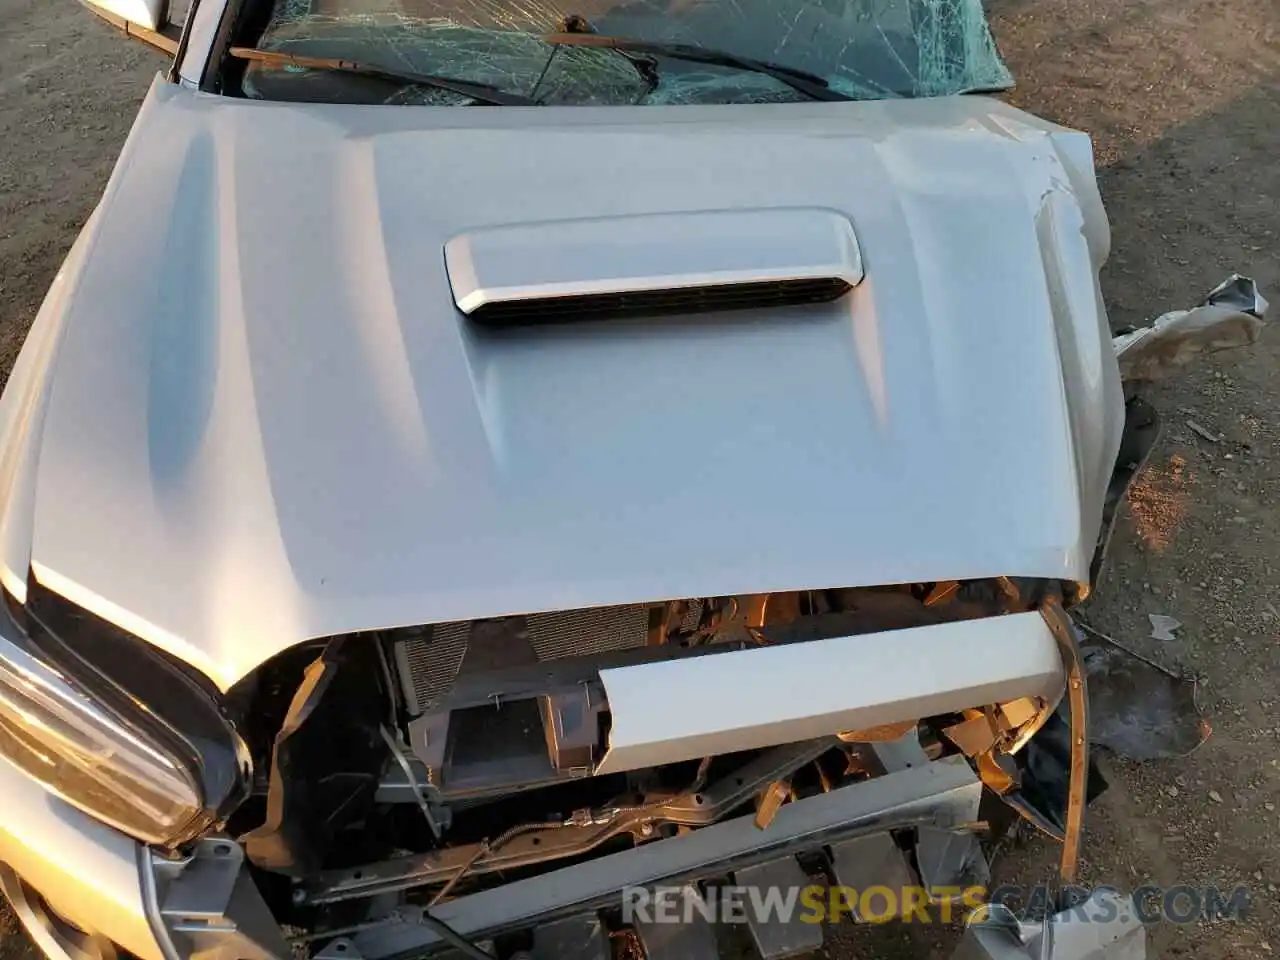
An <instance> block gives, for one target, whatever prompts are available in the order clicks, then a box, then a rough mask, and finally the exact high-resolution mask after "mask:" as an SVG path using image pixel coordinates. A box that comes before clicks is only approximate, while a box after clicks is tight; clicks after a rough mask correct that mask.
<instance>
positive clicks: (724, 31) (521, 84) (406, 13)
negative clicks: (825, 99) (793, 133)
mask: <svg viewBox="0 0 1280 960" xmlns="http://www.w3.org/2000/svg"><path fill="white" fill-rule="evenodd" d="M567 32H573V33H598V34H606V35H609V36H614V37H624V38H627V39H628V40H634V41H642V42H645V43H649V44H664V45H669V44H683V45H691V46H695V47H700V48H704V49H710V50H715V51H717V52H720V53H729V54H732V55H733V56H735V57H738V58H750V59H751V60H755V61H764V62H766V63H768V64H770V65H773V66H775V67H782V68H784V69H790V70H793V71H803V72H804V73H806V74H812V75H814V76H815V77H817V78H821V80H823V81H825V83H826V85H827V86H828V87H829V88H830V89H831V90H832V91H834V92H835V93H837V94H840V95H841V96H843V97H848V98H850V99H856V100H880V99H889V98H899V97H937V96H947V95H950V94H959V93H972V92H978V91H992V90H1003V89H1007V88H1008V87H1010V86H1012V83H1013V80H1012V77H1011V76H1010V74H1009V71H1008V69H1007V68H1006V67H1005V65H1004V63H1003V61H1002V60H1001V59H1000V55H999V53H998V52H997V50H996V47H995V43H994V41H993V40H992V37H991V33H990V32H989V30H988V28H987V22H986V17H985V15H984V12H983V8H982V0H274V3H273V6H272V8H271V13H270V18H269V22H268V23H267V25H266V27H265V29H264V30H263V31H262V33H261V36H260V37H259V39H258V42H257V46H258V47H259V48H261V49H264V50H273V51H278V52H281V53H289V54H292V55H296V56H306V57H324V58H341V59H343V60H347V61H353V62H355V63H358V64H360V65H362V66H369V67H373V68H376V69H378V70H382V71H389V72H400V73H404V72H409V73H413V74H418V75H422V74H429V75H433V76H442V77H448V78H451V79H453V80H459V81H464V82H466V83H470V84H480V85H486V86H489V87H492V88H494V89H497V90H501V91H504V92H508V93H514V94H519V95H521V96H525V97H529V98H532V99H535V100H537V101H538V102H540V103H548V104H597V105H612V104H682V103H761V102H772V101H776V102H790V101H798V100H804V99H807V98H806V96H805V94H804V93H803V92H802V91H798V90H797V89H795V88H794V86H791V85H788V84H786V83H784V82H781V81H780V80H779V79H778V77H777V76H770V75H769V74H767V73H760V72H752V71H750V70H746V69H742V68H741V67H734V66H723V65H718V64H717V65H711V64H706V63H697V62H690V61H689V60H688V59H678V58H673V57H669V56H662V55H657V56H650V55H641V54H635V53H628V52H625V51H619V50H608V49H601V48H596V47H588V46H567V45H556V44H551V43H548V42H547V40H546V39H545V38H546V37H547V36H548V35H550V34H556V33H567ZM243 86H244V91H245V93H246V94H247V95H248V96H251V97H257V98H262V99H283V100H308V101H326V102H362V103H416V104H466V103H471V102H473V101H472V100H471V99H470V98H469V97H467V96H464V95H462V94H459V93H456V92H451V91H447V90H441V89H438V88H432V87H428V86H425V85H422V84H399V83H395V82H389V81H388V78H386V77H377V78H370V77H360V76H355V75H353V74H351V73H337V72H333V71H329V70H322V69H315V68H308V67H303V66H298V65H292V64H291V65H288V66H283V67H282V66H279V65H275V64H264V63H252V64H250V66H249V67H248V69H247V70H246V73H245V78H244V83H243Z"/></svg>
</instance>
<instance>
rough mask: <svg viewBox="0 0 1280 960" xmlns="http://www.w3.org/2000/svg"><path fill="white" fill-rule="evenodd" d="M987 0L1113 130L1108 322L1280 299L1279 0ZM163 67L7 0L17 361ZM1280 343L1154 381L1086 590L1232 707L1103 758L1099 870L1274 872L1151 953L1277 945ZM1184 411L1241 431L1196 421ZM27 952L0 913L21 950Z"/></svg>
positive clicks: (53, 13) (3, 287) (997, 18)
mask: <svg viewBox="0 0 1280 960" xmlns="http://www.w3.org/2000/svg"><path fill="white" fill-rule="evenodd" d="M989 2H990V4H991V14H992V20H993V22H994V24H995V28H996V32H997V35H998V38H999V41H1000V43H1001V47H1002V49H1003V51H1004V53H1005V55H1006V57H1007V59H1008V60H1009V62H1010V65H1011V66H1012V67H1013V69H1014V72H1015V74H1016V75H1017V76H1018V77H1019V79H1020V86H1019V88H1018V90H1017V91H1015V92H1014V93H1013V94H1012V96H1011V99H1012V100H1013V102H1015V103H1017V104H1018V105H1019V106H1022V107H1024V108H1026V109H1029V110H1032V111H1034V112H1036V113H1039V114H1041V115H1043V116H1047V117H1049V118H1051V119H1054V120H1057V121H1059V122H1061V123H1064V124H1067V125H1070V126H1074V127H1078V128H1080V129H1084V130H1087V131H1089V132H1090V133H1092V134H1093V135H1094V137H1095V138H1096V143H1097V154H1098V164H1099V167H1100V173H1099V175H1100V179H1101V183H1102V190H1103V194H1104V197H1105V199H1106V202H1107V206H1108V210H1109V212H1110V214H1111V219H1112V223H1113V254H1112V259H1111V262H1110V264H1109V266H1108V267H1107V270H1106V274H1105V277H1104V283H1105V289H1106V292H1107V300H1108V307H1109V309H1110V311H1111V316H1112V320H1113V321H1114V322H1115V323H1117V324H1122V323H1127V322H1132V321H1136V320H1139V319H1141V318H1144V317H1147V316H1150V315H1153V314H1155V313H1159V312H1163V311H1164V310H1167V309H1173V308H1177V307H1182V306H1187V305H1190V304H1191V303H1193V302H1195V301H1196V300H1198V299H1199V298H1200V297H1201V296H1203V294H1204V293H1206V292H1207V291H1208V290H1209V289H1210V288H1211V287H1212V286H1213V285H1214V284H1216V283H1217V282H1218V281H1219V280H1220V279H1222V278H1223V277H1224V276H1226V275H1227V274H1229V273H1230V272H1232V271H1233V270H1238V271H1240V272H1242V273H1246V274H1250V275H1252V276H1253V277H1254V278H1255V279H1257V280H1258V281H1259V283H1260V284H1262V285H1263V289H1264V291H1266V292H1269V293H1270V294H1271V295H1272V300H1273V302H1276V303H1277V306H1278V307H1280V27H1278V26H1277V24H1280V5H1278V4H1277V0H1145V2H1142V0H989ZM161 65H162V64H161V61H160V60H159V58H158V57H157V56H156V55H155V54H153V53H151V52H150V51H148V50H146V49H145V48H142V47H140V46H137V45H134V44H131V43H129V42H126V41H124V40H123V39H120V38H117V37H116V36H114V35H112V34H111V33H109V32H108V31H107V30H106V29H105V28H103V27H102V26H101V25H99V24H98V23H97V22H96V21H94V20H93V18H92V17H91V16H90V15H88V14H87V13H85V12H84V11H83V10H81V9H80V8H79V7H78V6H77V5H76V4H74V3H71V2H69V0H57V2H50V0H0V370H4V371H7V370H8V368H9V365H10V364H11V363H12V361H13V358H14V356H15V355H16V353H17V350H18V348H19V346H20V345H21V342H22V338H23V336H24V334H25V332H26V329H27V326H28V325H29V324H30V322H31V319H32V317H33V316H34V314H35V311H36V308H37V306H38V305H39V302H40V298H41V297H42V295H43V293H44V290H45V289H46V287H47V286H48V284H49V282H50V280H51V279H52V278H53V275H54V272H55V271H56V270H57V267H58V264H59V263H60V261H61V260H62V257H63V255H64V254H65V252H66V249H67V248H68V246H70V244H71V241H72V239H73V238H74V236H75V233H76V231H77V230H78V229H79V227H80V224H81V223H82V222H83V221H84V219H85V217H86V216H87V215H88V214H89V212H90V210H91V209H92V207H93V204H94V202H95V200H96V199H97V196H98V194H99V192H100V191H101V189H102V186H103V184H104V182H105V180H106V178H107V175H108V174H109V173H110V170H111V166H112V163H113V161H114V159H115V156H116V153H117V151H118V149H119V147H120V145H121V143H122V142H123V140H124V137H125V134H126V133H127V132H128V129H129V124H130V122H131V119H132V117H133V115H134V113H135V111H136V108H137V104H138V102H139V101H140V99H141V97H142V95H143V93H144V92H145V90H146V86H147V84H148V83H149V81H150V78H151V77H152V75H153V74H154V73H155V72H156V70H157V69H159V68H160V67H161ZM1277 361H1280V336H1278V335H1276V334H1274V333H1273V332H1269V333H1268V335H1266V336H1264V338H1263V340H1262V342H1261V343H1260V344H1258V345H1257V346H1256V347H1255V348H1254V349H1252V350H1250V351H1247V352H1241V353H1238V354H1235V355H1229V356H1222V357H1219V358H1216V359H1213V360H1210V361H1208V362H1205V363H1204V364H1203V365H1201V366H1199V367H1196V368H1194V369H1193V370H1192V371H1191V372H1190V373H1189V374H1188V375H1187V376H1185V377H1184V378H1182V379H1180V380H1178V381H1177V382H1176V383H1173V384H1171V385H1168V386H1166V387H1163V388H1161V389H1159V390H1157V391H1155V392H1154V394H1153V395H1151V397H1150V399H1152V400H1153V401H1154V402H1155V403H1156V404H1157V406H1158V407H1159V408H1160V410H1161V411H1162V413H1163V414H1164V415H1165V418H1166V432H1165V435H1164V438H1163V440H1162V442H1161V445H1160V447H1159V448H1158V449H1157V451H1156V453H1155V455H1154V457H1153V460H1152V468H1151V470H1150V472H1149V474H1148V475H1147V476H1146V477H1145V478H1144V479H1143V480H1142V482H1141V483H1140V484H1139V485H1138V486H1137V488H1136V489H1135V491H1134V492H1133V495H1132V496H1131V498H1130V503H1129V510H1127V511H1126V512H1125V514H1124V515H1123V516H1122V518H1121V521H1120V524H1119V526H1118V529H1117V532H1116V539H1115V542H1114V545H1113V551H1112V556H1111V560H1110V563H1109V569H1108V576H1107V578H1106V580H1105V582H1104V584H1103V585H1102V586H1101V589H1100V590H1099V592H1098V594H1097V596H1096V597H1095V598H1094V599H1093V600H1092V601H1091V603H1090V605H1089V610H1088V615H1089V617H1090V619H1091V621H1092V622H1093V623H1094V624H1095V625H1096V626H1098V627H1100V628H1102V629H1105V630H1107V631H1108V632H1109V633H1110V634H1111V635H1113V636H1115V637H1117V638H1120V639H1123V640H1124V641H1126V642H1129V643H1132V644H1133V645H1135V646H1136V647H1138V648H1139V649H1140V650H1141V651H1143V652H1145V653H1147V654H1148V655H1149V656H1152V657H1153V658H1155V659H1157V660H1159V661H1160V662H1162V663H1165V664H1168V665H1170V666H1175V667H1180V668H1182V669H1184V670H1186V671H1188V672H1193V673H1195V674H1197V675H1198V676H1200V677H1201V678H1202V679H1203V685H1204V686H1203V696H1202V701H1203V705H1204V707H1205V708H1206V711H1207V712H1208V713H1209V715H1210V716H1211V717H1212V719H1213V724H1214V728H1215V730H1214V735H1213V738H1212V739H1211V740H1210V741H1209V742H1208V743H1207V744H1206V745H1205V746H1204V747H1203V748H1201V749H1200V750H1199V751H1198V752H1197V753H1195V754H1194V755H1193V756H1192V757H1190V758H1188V759H1186V760H1181V761H1176V762H1174V761H1167V762H1160V763H1151V764H1145V765H1137V764H1132V763H1127V762H1122V761H1117V760H1112V761H1110V762H1109V763H1108V764H1107V767H1108V771H1109V773H1110V776H1111V780H1112V787H1111V790H1110V791H1109V792H1108V793H1107V794H1106V795H1105V796H1104V797H1103V798H1102V799H1101V800H1100V801H1099V802H1098V803H1097V804H1096V805H1095V806H1094V807H1092V808H1091V816H1090V821H1089V828H1088V835H1087V840H1086V848H1085V854H1086V862H1085V871H1084V872H1085V877H1086V879H1087V880H1089V881H1091V882H1099V883H1102V882H1105V883H1113V884H1116V885H1118V886H1120V887H1122V888H1132V887H1135V886H1137V885H1138V884H1140V883H1143V882H1148V881H1150V882H1155V883H1160V884H1163V885H1166V886H1168V885H1172V884H1176V883H1182V882H1185V883H1190V884H1207V883H1216V884H1218V885H1219V886H1224V887H1234V886H1235V885H1236V884H1246V885H1249V886H1250V887H1251V888H1252V890H1253V898H1252V908H1251V910H1250V913H1249V916H1248V917H1247V919H1246V920H1244V921H1242V922H1227V923H1213V924H1210V923H1196V924H1191V925H1185V926H1179V925H1175V924H1162V925H1159V926H1157V927H1155V928H1153V929H1152V931H1151V942H1152V949H1151V951H1150V955H1151V956H1152V957H1193V958H1196V960H1219V958H1222V960H1225V958H1232V960H1245V958H1263V957H1269V956H1271V954H1272V952H1273V949H1274V948H1275V947H1280V911H1277V908H1276V902H1277V901H1276V886H1277V885H1280V841H1278V840H1277V839H1276V833H1277V828H1278V827H1280V810H1278V809H1277V807H1278V806H1280V750H1278V748H1277V743H1278V742H1280V690H1277V688H1276V685H1275V680H1274V677H1275V676H1276V675H1277V670H1280V642H1277V641H1280V539H1278V538H1277V530H1280V378H1278V377H1277V376H1276V375H1275V374H1274V371H1275V370H1276V367H1277ZM1188 419H1193V420H1194V421H1196V422H1197V423H1198V424H1201V425H1203V426H1205V427H1207V428H1209V429H1210V430H1211V431H1214V432H1216V433H1218V434H1220V435H1222V439H1221V440H1219V441H1217V442H1209V441H1207V440H1205V439H1203V438H1201V437H1200V436H1198V435H1197V434H1196V433H1194V432H1193V431H1192V430H1190V429H1189V428H1187V427H1186V421H1187V420H1188ZM1151 613H1163V614H1170V615H1173V616H1176V617H1177V618H1178V619H1179V620H1181V621H1182V622H1183V624H1184V626H1183V628H1182V629H1181V630H1180V631H1178V634H1177V639H1176V640H1175V641H1172V642H1158V641H1154V640H1149V639H1147V634H1148V632H1149V627H1148V623H1147V615H1148V614H1151ZM2 815H3V814H2V813H0V816H2ZM1054 852H1055V851H1054V850H1053V849H1052V848H1051V847H1049V846H1048V845H1046V844H1043V843H1040V842H1038V841H1033V842H1031V843H1028V844H1026V845H1025V846H1023V847H1021V848H1019V849H1016V850H1013V851H1011V852H1010V853H1009V854H1008V855H1007V856H1006V857H1004V858H1003V859H1002V860H1001V861H1000V863H999V864H998V875H999V876H1000V877H1001V878H1002V879H1006V880H1009V879H1017V880H1021V881H1024V882H1036V881H1037V880H1039V879H1041V878H1043V877H1044V876H1046V875H1047V872H1048V869H1049V865H1050V864H1051V863H1052V858H1053V856H1054ZM945 939H946V938H945V937H943V936H940V935H938V934H937V933H936V932H933V931H926V930H923V929H914V930H912V929H907V930H904V931H901V932H895V933H892V934H889V933H887V932H886V933H884V934H883V935H877V936H876V938H875V941H874V944H868V942H867V941H866V939H865V937H862V936H859V935H846V933H845V932H844V931H842V932H841V935H840V936H838V937H835V938H833V939H832V942H831V944H830V946H829V948H828V951H827V952H828V953H829V955H830V956H832V957H833V958H840V960H852V958H853V957H854V956H862V957H867V956H872V955H875V956H881V957H904V958H905V957H908V956H919V955H925V956H938V957H944V956H946V948H945V946H944V945H943V941H944V940H945ZM1273 945H1274V946H1273ZM868 946H870V951H871V952H868ZM31 953H32V951H31V949H30V947H29V946H28V945H27V944H26V941H25V940H24V939H23V938H22V936H21V934H19V933H17V932H16V931H15V930H14V921H13V919H12V917H11V915H9V914H8V913H7V912H0V960H16V958H19V957H23V958H25V957H27V956H28V955H30V954H31Z"/></svg>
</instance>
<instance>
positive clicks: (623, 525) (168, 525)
mask: <svg viewBox="0 0 1280 960" xmlns="http://www.w3.org/2000/svg"><path fill="white" fill-rule="evenodd" d="M770 206H776V207H823V208H829V209H832V210H836V211H839V212H840V213H842V214H843V215H845V216H847V217H848V218H849V220H850V221H851V222H852V224H853V227H854V231H855V233H856V234H857V240H858V244H859V247H860V249H861V252H862V256H863V260H864V265H865V272H866V276H865V278H864V279H863V280H862V282H861V283H860V284H859V285H857V286H856V287H855V288H854V289H853V290H852V291H851V292H850V293H849V294H847V295H845V296H844V297H842V298H841V299H839V300H837V301H835V302H832V303H826V304H817V305H813V306H810V307H804V308H786V309H760V310H747V311H740V312H735V313H732V314H722V315H717V316H703V317H699V318H667V319H634V318H633V319H628V320H623V321H617V322H605V323H591V324H581V325H565V326H551V327H539V328H532V329H530V328H525V329H519V330H501V331H486V330H483V329H479V328H477V327H476V326H475V325H474V324H472V323H470V322H469V321H468V320H467V319H466V318H464V317H463V316H461V315H460V314H459V313H458V312H457V311H456V310H455V308H454V306H453V302H452V297H451V293H450V289H449V283H448V277H447V275H446V271H445V266H444V258H443V248H444V245H445V243H446V242H447V241H448V240H449V239H450V238H451V237H454V236H456V235H458V234H460V233H463V232H466V231H468V230H475V229H479V228H483V227H487V226H493V225H499V224H509V223H530V222H537V221H544V220H555V219H566V218H581V217H610V216H620V215H627V214H646V213H657V212H674V211H690V210H717V209H740V208H744V207H752V208H759V207H770ZM1106 246H1107V231H1106V224H1105V220H1104V219H1103V218H1102V215H1101V208H1100V205H1099V203H1098V197H1097V193H1096V188H1095V186H1094V181H1093V174H1092V167H1091V159H1090V152H1089V145H1088V141H1087V139H1086V138H1084V137H1083V136H1082V135H1080V134H1074V133H1070V132H1067V131H1062V130H1060V129H1059V128H1056V127H1052V126H1050V125H1048V124H1044V123H1042V122H1040V121H1037V120H1035V119H1033V118H1031V117H1029V116H1027V115H1025V114H1022V113H1020V112H1019V111H1016V110H1014V109H1013V108H1011V107H1008V106H1005V105H1002V104H1000V103H997V102H994V101H989V100H986V99H983V98H948V99H942V100H936V101H894V102H882V103H857V104H786V105H777V106H769V105H764V106H726V107H679V108H674V107H673V108H661V107H655V108H652V109H647V110H630V109H627V108H620V109H597V108H589V107H582V108H565V109H563V110H560V109H556V108H544V109H539V110H518V109H517V110H506V109H501V108H492V109H489V108H486V109H483V110H416V109H399V108H386V109H371V108H367V107H331V106H317V105H305V106H304V105H295V104H263V103H253V102H244V101H231V100H226V99H221V98H214V97H208V96H203V95H199V94H193V93H191V92H189V91H185V90H181V89H177V88H174V87H170V86H167V85H164V84H158V85H157V86H156V87H155V88H154V89H153V90H152V92H151V95H150V97H149V98H148V101H147V103H146V105H145V106H144V108H143V111H142V113H141V115H140V117H139V119H138V122H137V126H136V127H135V130H134V132H133V134H132V136H131V138H130V140H129V143H128V145H127V146H126V149H125V152H124V154H123V156H122V158H121V161H120V164H119V166H118V168H117V170H116V173H115V175H114V177H113V179H112V181H111V184H110V186H109V188H108V191H107V194H106V196H105V197H104V200H103V203H102V205H101V208H100V211H99V222H98V224H97V228H96V232H95V237H94V245H93V249H92V251H91V255H90V256H88V257H87V258H86V260H85V262H84V264H83V266H82V267H81V268H80V269H79V272H78V275H77V276H76V277H75V278H74V280H75V282H74V284H73V289H74V296H71V297H69V298H68V301H67V302H66V303H65V304H64V305H63V307H62V309H63V310H64V311H65V316H64V317H63V334H62V341H61V344H60V349H59V352H58V355H57V359H56V363H57V367H56V370H55V373H56V377H55V381H54V383H53V386H52V390H51V393H50V396H49V400H48V410H47V411H46V416H45V417H44V423H43V429H44V433H43V437H42V440H41V447H40V457H39V469H38V478H37V487H36V507H35V522H34V534H33V537H32V542H31V552H30V556H31V561H32V564H33V566H34V569H35V572H36V575H37V576H38V577H40V578H41V579H42V581H44V582H45V583H46V584H48V585H49V586H50V587H52V588H53V589H55V590H58V591H59V592H62V593H63V594H65V595H66V596H68V597H69V598H70V599H72V600H73V601H75V602H77V603H79V604H81V605H83V606H85V607H87V608H89V609H91V610H94V611H95V612H97V613H99V614H100V615H102V616H105V617H107V618H109V619H111V620H113V621H115V622H117V623H119V624H120V625H121V626H123V627H125V628H126V629H129V630H132V631H133V632H135V633H137V634H138V635H140V636H143V637H145V638H147V639H148V640H151V641H153V642H155V643H157V644H159V645H161V646H163V647H165V648H167V649H169V650H171V651H172V652H174V653H175V654H177V655H178V656H181V657H183V658H184V659H186V660H188V661H190V662H192V663H194V664H196V665H197V666H199V667H200V668H201V669H203V670H205V671H206V672H207V673H208V674H209V675H210V676H211V677H213V678H214V679H215V680H216V681H217V682H218V683H220V684H222V685H224V686H229V685H230V684H232V683H233V682H235V681H236V680H237V679H238V678H239V677H242V676H244V675H245V674H246V673H247V672H248V671H249V670H251V669H252V668H253V667H254V666H256V665H257V664H259V663H261V662H262V661H264V660H266V659H267V658H269V657H270V656H272V655H273V654H275V653H277V652H279V651H281V650H283V649H285V648H287V647H289V646H290V645H292V644H295V643H298V642H300V641H302V640H304V639H307V638H310V637H316V636H325V635H331V634H339V633H345V632H351V631H359V630H366V629H373V628H382V627H390V626H395V625H404V624H411V623H424V622H435V621H448V620H463V619H469V618H476V617H487V616H495V615H500V614H505V613H511V612H532V611H537V610H550V609H567V608H576V607H585V606H596V605H606V604H619V603H626V602H637V601H652V600H659V599H663V598H668V597H686V596H720V595H729V594H739V593H747V592H759V591H769V590H788V589H805V588H819V587H826V586H834V585H842V586H843V585H849V586H852V585H861V584H874V583H888V582H915V581H929V580H935V579H948V578H965V577H984V576H995V575H1002V574H1007V575H1024V576H1039V577H1060V578H1065V579H1069V580H1071V579H1073V580H1085V579H1087V571H1088V563H1089V558H1090V555H1091V552H1092V548H1093V545H1094V541H1095V539H1096V534H1097V529H1098V524H1099V517H1100V512H1101V505H1102V497H1103V493H1104V491H1105V488H1106V481H1107V477H1108V476H1109V474H1110V472H1111V468H1112V463H1113V460H1114V455H1115V450H1116V444H1117V442H1118V437H1119V430H1120V426H1121V422H1122V405H1121V399H1120V392H1119V377H1118V372H1117V367H1116V362H1115V357H1114V355H1113V353H1112V350H1111V343H1110V335H1109V331H1108V330H1107V326H1106V320H1105V317H1104V316H1103V313H1102V309H1101V306H1100V304H1101V299H1100V296H1099V294H1098V289H1097V282H1096V270H1097V267H1098V265H1099V264H1100V263H1101V260H1102V258H1103V257H1105V254H1106ZM584 255H590V252H589V251H585V252H584ZM6 562H7V563H8V564H9V565H10V567H11V570H10V575H11V576H12V575H17V576H18V578H19V579H20V578H21V576H22V574H23V573H24V572H25V571H20V570H14V569H12V567H13V566H14V565H15V562H16V553H15V551H14V550H9V551H8V553H7V557H6Z"/></svg>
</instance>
